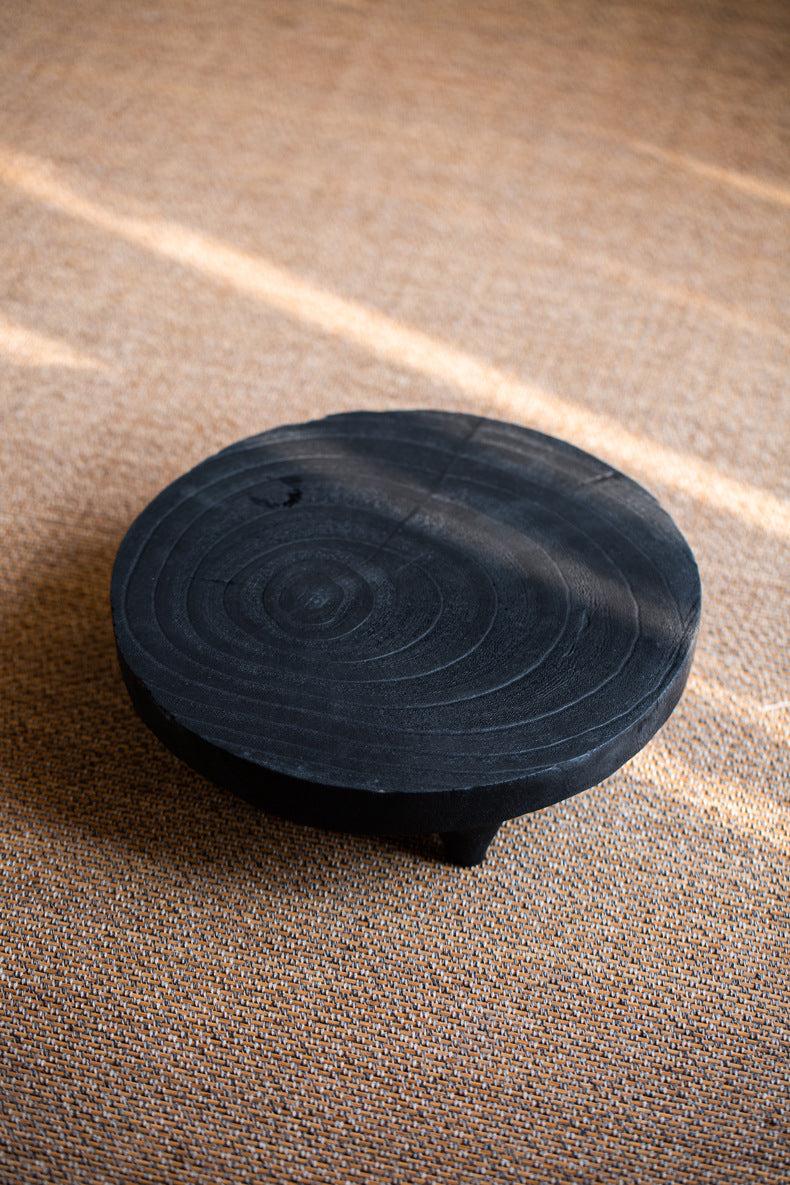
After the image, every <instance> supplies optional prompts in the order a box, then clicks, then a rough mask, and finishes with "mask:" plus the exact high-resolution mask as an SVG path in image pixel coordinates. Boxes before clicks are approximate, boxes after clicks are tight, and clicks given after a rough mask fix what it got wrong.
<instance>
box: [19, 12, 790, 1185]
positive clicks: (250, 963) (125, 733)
mask: <svg viewBox="0 0 790 1185" xmlns="http://www.w3.org/2000/svg"><path fill="white" fill-rule="evenodd" d="M789 45H790V9H788V7H787V5H786V4H784V3H782V2H781V0H778V2H776V3H770V2H769V0H754V2H751V3H746V2H745V0H743V2H740V3H738V2H733V3H715V2H714V3H710V4H705V5H698V4H692V3H685V4H683V3H680V0H663V2H662V0H659V2H658V3H650V4H648V3H646V2H645V3H643V4H640V3H636V2H635V0H624V2H623V3H617V4H615V3H603V4H596V3H592V2H589V3H583V2H582V0H576V2H570V3H564V4H556V5H555V4H553V3H549V2H548V0H547V2H545V3H527V2H525V3H523V4H512V3H504V2H500V0H492V2H491V3H486V4H481V5H471V4H463V3H460V2H457V3H442V2H439V3H435V4H434V3H431V4H417V3H400V2H398V3H396V2H395V0H392V2H387V3H385V2H382V3H367V2H365V0H353V2H351V0H350V2H348V3H329V2H324V3H319V2H318V0H304V2H302V0H294V2H293V3H280V4H277V3H268V4H260V3H255V2H253V0H237V2H235V3H227V4H218V3H210V2H208V0H169V2H168V3H167V4H165V3H155V2H154V0H151V2H150V3H148V4H141V5H132V4H128V3H120V2H119V0H115V2H106V3H105V2H102V3H96V2H95V0H94V2H93V3H91V2H89V0H73V2H71V3H68V4H55V3H52V2H47V0H41V2H37V0H31V2H29V3H25V4H14V3H10V4H6V5H3V6H2V7H0V228H2V229H0V276H2V304H0V376H1V378H0V389H1V391H2V407H3V421H2V424H3V427H2V433H1V434H0V435H1V439H0V452H1V453H2V474H3V486H2V494H3V497H2V506H1V507H0V516H1V518H0V521H2V530H3V549H2V560H1V561H0V564H1V572H0V593H1V595H2V675H1V678H2V698H1V700H0V702H1V703H2V738H1V740H0V839H1V843H0V862H1V866H2V880H1V881H0V900H1V901H2V906H1V910H2V912H1V913H0V935H1V937H0V1077H1V1078H2V1108H0V1165H1V1166H2V1167H1V1168H0V1180H2V1181H3V1182H4V1183H5V1182H13V1183H17V1182H25V1183H27V1182H48V1183H49V1182H51V1183H59V1182H68V1183H69V1185H75V1183H82V1182H91V1183H93V1182H113V1183H114V1182H151V1181H163V1182H179V1183H181V1182H197V1183H200V1185H203V1183H206V1182H217V1183H221V1185H223V1183H226V1182H227V1183H228V1185H230V1183H234V1185H235V1183H238V1182H247V1181H249V1182H253V1181H254V1182H269V1181H272V1182H297V1183H301V1182H336V1181H337V1182H355V1181H359V1182H395V1181H397V1182H405V1183H412V1182H419V1181H424V1182H430V1183H431V1185H434V1183H444V1182H446V1183H456V1182H480V1183H481V1185H482V1183H483V1182H486V1183H487V1182H532V1181H535V1182H551V1183H555V1182H617V1183H622V1182H639V1183H649V1182H658V1181H662V1182H664V1181H666V1182H672V1183H673V1185H683V1183H686V1182H702V1181H706V1182H714V1183H716V1185H718V1183H721V1182H731V1181H738V1182H751V1181H755V1182H780V1181H786V1180H788V1178H789V1177H790V1051H789V1046H788V1041H789V1039H790V1032H789V1031H788V1030H789V1028H790V1025H789V1024H788V1021H789V1019H790V1009H789V1008H788V982H787V972H788V963H789V961H790V960H789V958H788V956H789V955H790V949H789V948H790V938H789V937H788V934H789V931H790V927H789V926H788V892H789V891H790V863H789V861H788V855H789V854H790V790H789V788H788V784H789V783H790V777H788V774H789V773H790V769H789V765H788V699H790V692H789V691H788V683H787V673H788V650H789V649H790V646H789V645H788V627H787V618H788V612H787V590H788V587H790V571H789V570H788V568H789V565H788V554H789V551H790V549H788V541H789V540H790V506H789V501H788V499H789V495H790V463H788V438H789V437H788V433H789V431H790V423H789V420H790V408H789V404H790V400H789V399H788V358H789V357H790V349H789V347H790V315H789V314H790V282H789V281H790V270H789V269H788V259H790V165H789V163H788V162H789V161H790V155H789V153H788V147H789V145H788V138H787V134H788V124H787V112H788V110H790V65H789V63H788V47H789ZM391 407H437V408H444V409H450V410H458V411H474V412H478V413H482V414H485V415H493V416H498V417H500V418H503V419H508V420H514V421H517V422H520V423H523V424H526V425H529V426H532V427H537V428H539V429H541V430H543V431H547V432H550V433H553V434H555V435H559V436H562V437H564V438H566V439H569V440H571V441H573V442H574V443H576V444H578V445H580V446H581V447H583V448H586V449H588V450H589V451H591V452H593V453H596V454H597V455H599V456H601V457H603V458H604V459H605V460H607V461H608V462H610V463H612V464H613V465H615V466H617V467H618V468H621V469H624V470H625V471H626V472H628V473H629V474H630V475H631V476H633V477H635V478H636V479H637V480H639V481H641V482H642V483H643V484H645V485H647V486H648V488H650V489H651V490H652V491H653V492H654V493H655V494H656V495H657V496H658V497H659V498H660V499H661V501H662V502H663V504H664V505H665V506H666V507H667V508H668V509H669V511H670V512H671V513H672V514H673V516H674V517H675V519H676V521H677V522H678V524H679V526H680V527H681V529H682V530H683V531H684V533H685V534H686V536H687V538H688V539H689V541H690V543H691V545H692V547H693V548H694V551H695V553H696V555H697V558H698V560H699V564H700V569H701V573H702V580H703V596H704V601H703V613H704V622H703V628H702V633H701V636H700V640H699V644H698V650H697V657H696V660H695V666H694V669H693V671H692V676H691V679H690V683H689V686H688V689H687V693H686V695H685V697H684V698H683V700H682V701H681V704H680V706H679V707H678V709H677V711H676V712H675V714H674V715H673V717H672V719H671V720H670V722H669V723H668V724H667V726H666V727H665V728H664V729H663V730H662V731H661V733H660V734H659V735H658V736H657V737H656V738H655V739H654V741H653V742H652V743H651V744H650V745H649V746H648V747H647V749H645V750H644V751H643V752H642V753H641V754H640V755H639V756H638V757H637V758H635V759H634V760H633V761H631V762H630V763H629V764H628V765H627V766H626V767H625V768H624V769H622V770H621V771H620V772H619V773H617V774H616V775H615V776H614V777H612V778H610V779H609V780H608V782H606V783H605V784H604V785H602V786H599V787H596V788H594V789H592V790H590V791H588V792H586V793H584V794H582V795H580V796H579V797H577V798H575V799H573V800H570V801H568V802H566V803H564V804H562V805H560V806H558V807H555V808H552V809H550V810H547V811H544V812H541V813H538V814H535V815H532V816H528V817H525V818H522V819H518V820H514V821H512V822H510V823H508V824H507V825H506V826H505V827H504V828H503V829H502V831H501V833H500V835H499V838H498V839H497V841H496V843H495V845H494V846H493V848H492V850H491V853H490V855H489V858H488V861H487V863H486V864H485V865H483V866H482V867H481V868H479V869H475V870H468V871H465V870H460V869H457V868H453V867H449V866H447V865H445V864H444V863H443V862H442V860H441V852H440V847H439V842H438V840H436V839H432V838H426V839H422V840H415V841H406V840H402V841H401V840H399V841H391V840H387V839H375V838H364V839H360V838H354V837H350V836H345V835H337V834H329V833H326V834H324V833H320V832H317V831H312V830H310V829H307V828H300V827H297V826H294V825H291V824H289V823H285V822H282V821H278V820H277V819H274V818H270V817H267V816H265V815H263V814H259V813H256V812H255V811H254V810H252V809H251V808H248V807H247V806H245V805H244V804H243V803H241V802H239V801H237V800H235V799H234V798H233V797H232V796H231V795H229V794H226V793H224V792H221V791H219V790H217V789H214V788H213V787H212V786H210V785H208V784H207V783H205V782H204V781H202V780H201V779H200V778H198V777H197V776H196V775H194V774H192V773H191V772H190V771H189V770H187V769H185V768H184V767H182V766H181V765H180V764H179V763H178V762H177V761H176V760H175V759H173V758H172V757H170V756H169V754H168V753H167V752H166V751H164V749H163V748H162V746H161V745H159V743H158V742H157V741H156V740H155V739H154V738H153V737H152V736H151V735H149V733H148V732H147V730H146V729H145V728H144V726H143V725H142V724H140V723H139V722H138V721H137V719H136V718H135V716H134V714H133V712H132V710H131V708H130V705H129V703H128V699H127V696H126V693H125V691H124V689H123V687H122V684H121V680H120V676H119V673H118V669H117V665H116V661H115V657H114V650H113V639H112V630H111V625H110V617H109V609H108V581H109V575H110V569H111V565H112V561H113V557H114V554H115V550H116V548H117V546H118V543H119V541H120V539H121V537H122V535H123V533H124V531H125V529H126V527H127V526H128V524H129V523H130V521H131V520H132V518H133V517H134V516H135V515H136V514H137V513H138V512H139V510H140V509H142V507H143V506H144V505H145V504H146V503H147V502H148V501H149V500H150V498H151V497H152V496H153V495H154V494H155V493H156V492H157V491H158V490H159V489H160V488H161V487H162V486H163V485H165V484H166V483H167V482H168V481H170V480H171V479H173V478H174V477H176V476H177V475H178V474H179V473H181V472H183V471H184V470H185V469H186V468H188V467H189V466H190V465H192V464H194V463H195V462H197V461H198V460H199V459H201V458H202V457H204V456H206V455H207V454H209V453H211V452H213V451H215V450H216V449H218V448H220V447H221V446H223V445H226V444H228V443H230V442H231V441H233V440H235V439H237V438H239V437H242V436H246V435H249V434H251V433H253V432H257V431H261V430H263V429H265V428H268V427H272V426H274V425H276V424H278V423H282V422H288V421H299V420H306V419H311V418H314V417H316V416H318V415H322V414H324V413H328V412H333V411H341V410H346V409H351V408H371V409H375V408H391Z"/></svg>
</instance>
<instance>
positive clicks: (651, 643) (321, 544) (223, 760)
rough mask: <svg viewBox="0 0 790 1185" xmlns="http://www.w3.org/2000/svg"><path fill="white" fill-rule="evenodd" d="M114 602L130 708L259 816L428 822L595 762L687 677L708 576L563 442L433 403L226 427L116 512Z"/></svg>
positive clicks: (655, 719) (489, 821) (564, 783)
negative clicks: (246, 431)
mask: <svg viewBox="0 0 790 1185" xmlns="http://www.w3.org/2000/svg"><path fill="white" fill-rule="evenodd" d="M112 609H113V619H114V625H115V633H116V640H117V645H118V653H119V657H120V662H121V667H122V670H123V674H124V677H125V680H126V683H127V686H128V688H129V691H130V693H131V696H132V699H133V701H134V704H135V707H136V708H137V710H138V712H139V713H140V715H141V716H142V717H143V719H144V720H145V721H146V722H147V723H148V724H149V725H150V727H151V728H152V729H153V730H154V732H155V733H156V734H157V736H159V737H160V738H161V740H162V741H164V743H165V744H166V745H167V746H168V747H169V748H170V749H172V750H173V751H174V752H175V753H176V754H178V756H179V757H181V758H183V759H184V760H185V761H187V762H188V763H189V764H190V765H191V766H193V767H194V768H195V769H196V770H198V771H199V772H200V773H202V774H205V775H206V776H207V777H209V778H211V779H212V780H214V781H215V782H217V783H219V784H221V785H223V786H226V787H228V788H230V789H231V790H233V791H235V792H236V793H238V794H240V795H242V796H243V797H244V798H246V799H248V800H249V801H252V802H254V803H256V804H257V805H259V806H261V807H263V808H264V809H266V810H269V811H272V812H274V813H276V814H280V815H284V816H286V817H287V818H290V819H294V820H297V821H302V822H306V823H310V824H314V825H318V826H324V827H330V828H334V829H338V830H346V831H354V832H379V833H382V834H387V833H389V834H404V833H425V832H438V833H440V834H442V835H443V836H444V837H445V842H446V845H447V848H448V851H449V852H450V855H451V856H452V857H453V858H454V859H456V860H457V861H458V862H459V863H466V864H469V863H476V862H478V861H479V860H481V859H482V858H483V855H484V854H485V849H486V847H487V846H488V842H489V841H490V839H491V837H492V836H493V834H494V833H495V832H496V829H497V827H498V826H499V824H500V823H501V822H502V821H503V820H504V819H507V818H512V817H514V816H516V815H521V814H524V813H525V812H527V811H532V810H535V809H537V808H539V807H545V806H548V805H550V804H551V803H554V802H557V801H559V800H560V799H563V798H566V797H568V796H569V795H571V794H575V793H577V791H580V790H584V789H586V788H587V787H589V786H593V785H595V784H596V783H598V782H600V781H602V780H603V779H604V778H606V777H607V776H608V775H609V774H611V773H613V772H614V771H615V770H616V769H617V768H618V767H619V766H620V765H621V764H622V763H623V762H624V761H626V760H627V759H628V758H629V757H632V756H633V755H634V754H635V753H636V752H638V750H639V749H641V748H642V746H643V745H644V744H645V743H646V742H647V741H648V740H649V739H650V737H651V736H652V735H653V734H654V733H655V732H656V730H657V729H658V728H659V727H660V726H661V725H662V724H663V723H664V721H665V720H666V719H667V717H668V716H669V714H670V712H671V711H672V709H673V708H674V706H675V704H676V703H677V701H678V699H679V697H680V694H681V692H682V690H683V686H684V684H685V681H686V676H687V674H688V670H689V666H690V664H691V658H692V653H693V648H694V640H695V636H696V632H697V627H698V624H699V615H700V585H699V576H698V573H697V567H696V564H695V562H694V558H693V556H692V554H691V551H690V550H689V547H688V545H687V544H686V542H685V540H684V539H683V537H682V536H681V534H680V533H679V531H678V530H677V528H676V527H675V525H674V524H673V522H672V520H671V519H670V518H669V516H668V515H667V514H666V513H665V512H664V511H663V510H662V509H661V507H660V506H659V505H658V503H657V502H656V501H655V499H654V498H653V497H652V496H651V495H650V494H648V493H647V492H646V491H645V490H644V489H642V488H641V487H640V486H638V485H636V483H635V482H633V481H631V480H630V479H629V478H627V477H624V476H623V475H622V474H621V473H617V472H616V471H615V470H613V469H611V468H609V467H608V466H607V465H604V464H603V463H602V462H600V461H598V460H596V459H595V458H594V457H591V456H589V455H588V454H586V453H583V452H580V451H579V450H578V449H576V448H573V447H572V446H570V445H568V444H564V443H563V442H561V441H559V440H554V439H552V438H551V437H547V436H543V435H541V434H540V433H537V432H532V431H530V430H528V429H526V428H521V427H518V426H516V425H513V424H503V423H499V422H497V421H494V420H488V419H482V418H476V417H473V416H466V415H454V414H449V413H443V412H433V411H418V412H411V411H405V412H381V413H373V412H354V413H350V414H347V415H338V416H330V417H329V418H328V419H325V420H318V421H316V422H314V423H309V424H297V425H290V426H287V427H283V428H277V429H275V430H273V431H271V432H264V433H263V434H262V435H260V436H254V437H251V438H250V439H248V440H243V441H240V442H239V443H238V444H235V445H233V446H231V447H230V448H227V449H225V450H224V451H223V452H220V453H218V454H217V455H216V456H214V457H211V458H209V460H207V461H204V462H203V463H202V464H201V465H198V466H197V468H195V469H193V470H192V471H191V472H189V473H187V474H185V475H184V476H183V477H181V478H179V479H178V480H177V481H175V482H174V483H173V484H172V485H171V486H168V488H167V489H165V490H164V491H163V492H162V493H161V494H160V495H159V496H158V497H157V498H155V499H154V501H153V502H152V503H151V504H150V505H149V506H148V507H147V508H146V509H145V510H144V511H143V513H142V514H141V515H140V517H139V518H138V519H137V520H136V522H135V523H134V524H133V525H132V527H131V528H130V530H129V532H128V534H127V535H126V537H125V539H124V540H123V543H122V544H121V547H120V550H119V552H118V556H117V559H116V563H115V569H114V572H113V580H112Z"/></svg>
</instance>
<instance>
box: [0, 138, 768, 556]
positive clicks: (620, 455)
mask: <svg viewBox="0 0 790 1185" xmlns="http://www.w3.org/2000/svg"><path fill="white" fill-rule="evenodd" d="M0 178H2V180H3V182H4V183H5V184H6V185H10V186H13V187H14V188H16V189H17V190H20V191H22V192H24V193H26V194H28V195H29V196H30V197H33V198H35V199H37V200H39V201H41V202H44V203H46V204H47V205H49V206H52V207H54V208H55V209H57V210H59V211H61V212H62V213H65V214H68V215H70V216H72V217H74V218H79V219H81V220H83V221H85V222H87V223H89V224H90V225H92V226H95V227H98V228H100V229H102V230H104V231H107V232H109V233H111V234H115V235H118V236H120V237H122V238H124V239H126V240H128V241H129V242H132V243H134V244H136V245H138V246H140V247H142V248H144V249H146V250H148V251H151V252H153V253H155V254H157V255H159V256H161V257H163V258H166V259H170V260H172V261H174V262H176V263H178V264H180V265H182V266H183V267H187V268H190V269H192V270H194V271H197V272H199V273H200V274H202V275H204V276H207V277H209V278H210V279H212V280H215V281H218V282H220V283H222V284H227V285H230V286H232V287H233V288H234V289H235V290H236V291H237V292H239V293H242V294H244V295H245V296H247V297H250V298H252V299H255V300H257V301H259V302H260V303H261V304H264V305H266V306H267V307H269V308H273V309H276V310H278V311H279V312H281V313H283V314H284V315H286V316H287V317H289V318H292V319H294V320H297V321H301V322H303V323H306V324H308V325H312V326H313V327H314V328H316V329H318V330H320V331H321V332H323V333H326V334H329V335H332V336H335V337H338V338H340V339H342V340H343V341H346V342H348V343H350V344H351V345H354V346H356V347H359V348H361V349H364V350H367V351H368V352H370V353H371V354H373V355H375V356H376V357H378V358H381V359H384V360H386V361H388V362H390V363H392V364H393V365H395V366H398V367H401V368H405V369H408V370H411V371H413V372H414V373H416V374H420V375H422V376H423V377H425V378H428V379H431V380H434V381H436V382H438V383H441V384H444V385H447V386H452V387H455V388H457V389H458V390H460V391H463V392H464V393H465V394H467V395H469V396H472V397H474V398H475V399H476V400H477V401H478V407H479V410H480V411H481V412H488V413H493V414H495V415H498V416H500V417H504V418H511V419H515V420H517V421H519V422H521V423H524V424H528V425H529V426H531V427H535V428H538V429H540V430H541V431H544V432H547V433H549V434H551V435H555V436H559V437H562V438H563V439H565V440H569V441H571V442H572V443H574V444H576V445H578V446H579V447H580V448H583V449H585V450H587V451H589V452H592V453H595V454H598V455H599V456H601V457H602V458H605V459H606V460H608V461H609V462H610V463H612V464H614V465H616V466H617V467H618V468H621V469H624V470H625V471H627V472H629V473H631V474H633V475H634V476H635V477H637V478H638V479H639V480H642V481H646V482H647V483H648V484H649V483H651V482H652V483H657V484H659V485H663V486H668V487H671V488H673V489H675V490H677V491H679V492H681V493H683V494H686V495H687V496H689V497H690V498H692V499H694V500H695V501H696V502H698V503H703V504H705V505H709V506H711V507H713V508H714V509H719V510H723V511H726V512H727V513H729V514H731V515H733V516H734V517H736V518H738V519H739V520H740V521H741V522H743V523H744V524H746V525H747V526H749V527H752V528H756V529H758V530H760V531H761V532H764V533H768V534H771V535H774V536H776V537H778V538H781V539H790V503H787V502H785V501H783V500H782V499H781V498H778V497H776V496H775V495H773V494H771V493H769V492H767V491H764V490H761V489H759V488H758V487H755V486H753V485H751V484H749V483H748V482H744V481H740V480H738V479H736V478H731V477H728V476H726V475H725V474H722V473H721V472H720V471H719V469H718V468H717V467H716V466H715V465H712V464H711V463H710V462H708V461H705V460H703V459H702V458H699V457H696V456H694V455H693V454H691V453H685V452H682V451H681V450H678V449H673V448H669V447H667V446H665V445H662V444H659V443H658V442H656V441H654V440H651V439H649V438H647V437H645V436H643V435H640V434H638V433H635V432H631V431H629V430H628V429H627V428H625V427H623V425H622V424H621V423H620V422H619V421H618V420H617V419H615V418H614V417H613V416H609V415H606V414H605V413H601V412H596V411H592V410H590V409H589V408H584V407H581V406H579V405H578V404H575V403H573V402H572V401H570V400H567V399H563V398H561V397H560V396H558V395H554V394H553V393H551V392H550V391H547V390H546V389H544V388H542V387H540V386H538V385H536V384H534V383H530V382H527V381H524V380H523V379H521V378H519V377H517V376H516V375H513V374H510V373H508V372H507V371H504V370H501V369H500V368H499V367H496V366H493V365H492V364H491V363H489V362H486V361H485V360H484V359H481V358H478V357H476V356H475V355H473V354H470V353H468V352H467V351H465V350H463V349H460V348H459V347H457V346H454V345H451V344H449V343H447V342H444V341H442V340H441V339H439V338H435V337H432V336H431V335H430V334H428V333H424V332H423V331H422V330H420V329H416V328H413V327H412V326H409V325H406V324H404V323H402V322H400V321H397V320H395V319H394V318H392V317H389V316H387V315H386V314H384V313H381V312H379V311H377V310H376V309H372V308H369V307H367V306H365V305H363V304H360V303H359V302H358V301H355V300H350V299H347V298H345V297H341V296H338V295H337V294H336V293H334V292H332V291H330V290H328V289H325V288H322V287H321V286H320V285H317V284H314V283H312V282H310V281H308V280H304V279H302V278H301V277H300V276H298V275H296V274H295V273H293V272H291V271H289V270H288V269H287V268H284V267H280V266H277V265H276V264H273V263H270V262H268V261H267V260H265V259H263V258H261V257H259V256H255V255H251V254H249V253H247V252H244V251H240V250H237V249H236V248H234V247H231V246H229V245H228V244H226V243H224V242H222V241H221V240H219V239H216V238H214V237H212V236H209V235H206V234H202V233H201V232H199V231H195V230H191V229H190V228H188V227H186V226H183V225H181V224H180V223H177V222H173V221H170V220H166V219H162V218H157V217H154V216H148V217H140V216H139V215H130V214H123V213H120V212H117V211H116V210H114V209H111V208H110V207H108V206H106V205H103V204H100V203H99V202H97V201H95V200H93V199H91V198H88V197H85V196H83V195H82V194H81V193H79V191H78V190H77V189H76V188H75V187H74V184H73V182H71V181H70V180H68V179H65V178H64V174H63V173H62V171H61V170H60V169H58V168H57V167H56V166H54V165H52V164H51V163H48V162H46V161H44V160H42V159H40V158H37V157H34V156H31V155H29V154H27V153H21V152H16V151H12V150H9V149H4V148H0ZM119 200H120V198H119Z"/></svg>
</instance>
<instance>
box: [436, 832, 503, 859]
mask: <svg viewBox="0 0 790 1185" xmlns="http://www.w3.org/2000/svg"><path fill="white" fill-rule="evenodd" d="M499 826H500V825H499V823H497V824H495V826H493V827H476V828H474V830H472V831H444V832H442V841H443V842H444V850H445V853H446V855H447V858H448V860H450V861H451V862H452V863H453V864H458V865H460V866H461V867H462V868H473V867H474V866H475V864H482V863H483V861H484V860H485V856H486V852H487V851H488V845H489V844H490V843H491V840H492V839H493V838H494V836H495V835H496V833H497V831H499Z"/></svg>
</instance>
